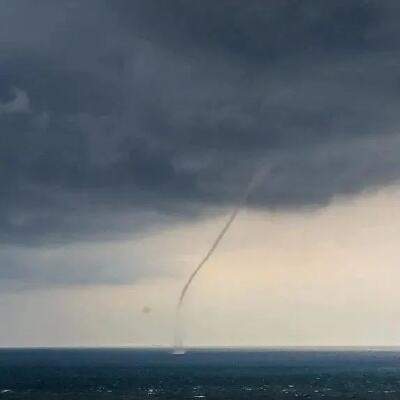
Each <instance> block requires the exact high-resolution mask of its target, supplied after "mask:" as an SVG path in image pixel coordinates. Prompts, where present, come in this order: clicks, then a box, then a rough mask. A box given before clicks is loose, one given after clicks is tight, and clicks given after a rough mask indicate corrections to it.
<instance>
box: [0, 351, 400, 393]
mask: <svg viewBox="0 0 400 400" xmlns="http://www.w3.org/2000/svg"><path fill="white" fill-rule="evenodd" d="M151 398H154V399H229V400H232V399H399V398H400V351H399V350H398V349H375V348H374V349H357V348H352V349H350V348H349V349H343V348H342V349H333V348H331V349H316V348H315V349H299V348H297V349H192V350H189V351H188V352H187V353H186V354H184V355H173V354H171V351H170V350H168V349H133V348H107V349H106V348H101V349H1V350H0V399H10V400H11V399H33V400H35V399H38V400H39V399H40V400H47V399H71V400H72V399H74V400H75V399H151Z"/></svg>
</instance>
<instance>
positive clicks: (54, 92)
mask: <svg viewBox="0 0 400 400" xmlns="http://www.w3.org/2000/svg"><path fill="white" fill-rule="evenodd" d="M399 20H400V5H399V3H398V2H397V1H392V0H379V1H378V0H376V1H361V0H346V1H345V0H335V1H330V2H321V1H317V0H313V1H312V0H305V1H304V0H302V1H298V0H285V1H269V2H266V1H257V0H249V1H241V0H240V1H239V0H220V1H214V0H205V1H199V2H194V1H189V0H170V1H168V2H165V1H162V0H146V1H135V0H133V1H132V0H131V1H128V0H126V1H123V0H113V1H103V0H96V1H94V0H89V1H79V0H76V1H74V0H70V1H67V0H64V1H58V2H57V4H56V3H55V2H53V1H50V0H38V1H29V0H18V1H9V2H1V3H0V132H1V135H0V165H1V169H0V184H1V196H0V240H1V241H2V242H3V243H8V244H47V243H52V242H65V241H75V240H80V239H82V238H91V239H96V238H98V237H100V236H104V235H109V236H113V235H116V234H123V233H125V232H128V231H136V232H141V231H142V230H143V229H145V228H147V227H148V226H149V224H150V225H151V224H153V223H154V217H153V218H150V219H147V218H144V217H143V218H141V217H138V216H136V217H134V219H133V220H134V221H135V222H134V223H133V222H132V221H133V220H132V219H131V218H127V217H126V216H129V215H133V214H142V213H153V212H156V213H159V214H161V215H173V216H178V217H185V216H192V215H194V214H195V213H197V212H199V211H201V210H206V209H208V208H209V207H213V206H218V205H224V204H229V203H230V202H231V201H232V200H233V199H236V198H237V196H238V195H239V193H240V191H241V188H242V187H243V185H244V182H245V181H246V180H248V179H249V176H250V175H251V174H252V171H254V169H255V168H257V166H259V165H262V166H263V168H267V169H268V171H270V172H269V175H268V176H267V178H266V181H265V183H264V185H262V187H260V188H259V190H257V192H256V193H254V195H253V196H252V198H251V199H250V201H251V203H252V204H253V205H254V206H258V207H273V208H276V207H294V208H296V207H301V206H304V205H322V204H326V203H328V202H329V201H330V200H331V199H332V198H333V197H334V196H337V195H345V194H353V193H357V192H359V191H361V190H364V189H368V188H370V187H375V186H379V185H385V184H388V183H391V182H394V181H396V180H397V179H398V178H399V175H400V159H399V157H398V154H399V150H400V139H399V136H398V132H397V129H398V125H399V119H400V117H399V115H400V114H399V112H398V106H399V103H400V86H399V82H400V75H399V68H398V66H399V62H400V53H399V51H400V48H399V46H400V45H399V43H400V40H399V39H400V25H399V24H398V22H399ZM144 215H147V214H144Z"/></svg>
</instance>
